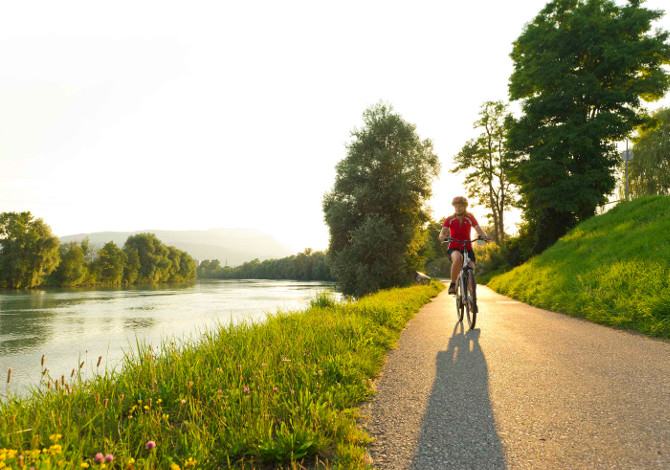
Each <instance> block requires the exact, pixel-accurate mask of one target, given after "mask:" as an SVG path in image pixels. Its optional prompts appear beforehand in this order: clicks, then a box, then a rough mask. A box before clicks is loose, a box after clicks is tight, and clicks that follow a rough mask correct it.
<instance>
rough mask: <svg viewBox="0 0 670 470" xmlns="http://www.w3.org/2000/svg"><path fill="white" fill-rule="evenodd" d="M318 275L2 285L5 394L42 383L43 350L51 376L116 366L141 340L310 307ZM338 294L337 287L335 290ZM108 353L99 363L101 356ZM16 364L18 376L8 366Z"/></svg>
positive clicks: (184, 335)
mask: <svg viewBox="0 0 670 470" xmlns="http://www.w3.org/2000/svg"><path fill="white" fill-rule="evenodd" d="M323 291H328V292H334V285H333V284H332V283H325V282H317V281H271V280H203V281H196V282H194V283H191V284H187V285H167V286H166V285H162V286H139V287H118V288H88V289H44V290H30V291H8V290H5V291H2V290H0V384H1V385H0V399H2V398H3V397H4V396H6V394H7V388H8V387H9V389H10V391H11V393H12V394H17V393H18V394H25V393H26V392H27V390H29V388H30V387H35V386H37V385H38V384H39V383H40V378H41V373H42V366H41V359H42V355H44V356H45V367H46V368H47V369H49V374H50V375H51V377H53V378H56V377H61V375H63V374H65V375H66V377H67V378H69V377H70V374H71V372H72V369H78V367H79V364H80V363H81V362H84V367H83V368H82V369H81V374H82V377H83V378H84V379H86V378H91V377H92V376H93V375H94V374H95V373H96V371H100V370H102V371H104V368H105V367H107V368H110V369H111V368H114V367H117V366H118V364H119V362H120V359H122V358H123V356H124V353H125V352H127V351H129V350H130V349H133V348H134V349H136V348H137V346H136V344H137V342H138V341H139V342H140V343H143V344H151V345H154V346H159V345H160V343H161V342H162V341H166V340H170V341H172V340H178V341H182V340H189V339H197V337H198V335H199V333H201V332H202V331H204V330H206V329H212V328H214V327H216V326H217V325H218V324H223V325H228V324H230V323H231V322H232V323H240V322H244V321H256V322H257V321H262V320H263V318H264V317H265V316H266V315H267V314H268V313H275V312H276V311H277V310H279V309H282V310H289V309H290V310H296V309H304V308H305V307H307V306H308V305H309V299H310V298H311V297H313V296H314V295H315V294H317V293H318V292H323ZM335 295H336V296H338V294H337V293H335ZM100 356H102V357H103V360H102V363H101V365H100V368H98V367H97V362H98V358H99V357H100ZM10 368H11V369H12V375H11V382H10V383H9V384H7V372H8V370H9V369H10Z"/></svg>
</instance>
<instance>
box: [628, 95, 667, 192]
mask: <svg viewBox="0 0 670 470" xmlns="http://www.w3.org/2000/svg"><path fill="white" fill-rule="evenodd" d="M654 118H655V121H654V123H653V125H652V126H647V127H644V128H641V129H640V130H639V131H638V135H637V137H636V138H634V139H633V143H634V144H635V148H634V149H633V151H634V155H635V157H634V158H633V159H632V160H631V161H630V162H628V181H629V184H628V190H629V192H630V194H631V195H632V196H633V197H639V196H653V195H657V194H665V195H670V108H662V109H659V110H658V111H657V112H656V113H654Z"/></svg>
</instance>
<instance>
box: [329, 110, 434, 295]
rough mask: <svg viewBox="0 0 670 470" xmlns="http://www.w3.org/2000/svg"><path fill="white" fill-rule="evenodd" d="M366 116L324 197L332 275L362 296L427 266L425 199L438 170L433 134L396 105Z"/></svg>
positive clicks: (350, 291)
mask: <svg viewBox="0 0 670 470" xmlns="http://www.w3.org/2000/svg"><path fill="white" fill-rule="evenodd" d="M363 121H364V126H363V128H361V129H354V130H353V131H352V138H353V140H352V142H350V143H349V144H348V146H347V156H346V157H345V158H344V159H343V160H342V161H340V162H339V163H338V164H337V167H336V170H337V176H336V178H335V185H334V187H333V189H332V191H330V192H328V193H327V194H326V195H325V196H324V199H323V210H324V214H325V220H326V223H327V224H328V227H329V229H330V245H329V254H330V256H331V259H332V269H333V273H334V275H335V277H336V278H337V280H338V283H339V284H340V287H341V288H342V291H343V292H344V293H345V294H348V295H356V296H361V295H364V294H366V293H369V292H373V291H375V290H377V289H382V288H387V287H391V286H399V285H405V284H407V283H408V282H410V281H411V277H412V274H413V272H414V271H416V270H418V269H421V268H422V267H423V264H424V261H425V260H424V259H422V257H421V254H420V251H421V249H422V246H423V241H424V237H425V231H424V228H425V225H426V223H427V222H428V221H429V218H428V213H427V210H426V207H425V201H426V200H427V199H428V198H429V197H430V195H431V183H432V180H433V178H434V177H435V176H437V174H438V171H439V162H438V159H437V156H436V155H435V154H434V153H433V146H432V143H431V142H430V140H423V141H422V140H421V139H420V138H419V136H418V135H417V134H416V132H415V129H416V127H415V126H414V125H412V124H409V123H408V122H406V121H405V120H404V119H402V117H401V116H400V115H398V114H396V113H394V112H393V109H392V108H391V107H390V106H387V105H384V104H377V105H375V106H372V107H371V108H369V109H367V110H366V111H365V112H364V113H363Z"/></svg>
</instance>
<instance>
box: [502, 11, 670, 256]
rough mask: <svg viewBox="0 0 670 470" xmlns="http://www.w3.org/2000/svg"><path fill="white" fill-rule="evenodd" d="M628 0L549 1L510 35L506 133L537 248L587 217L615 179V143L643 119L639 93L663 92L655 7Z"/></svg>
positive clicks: (665, 52)
mask: <svg viewBox="0 0 670 470" xmlns="http://www.w3.org/2000/svg"><path fill="white" fill-rule="evenodd" d="M641 3H642V2H641V1H639V0H629V1H628V2H627V4H626V5H623V6H619V5H617V4H616V3H614V2H613V1H611V0H555V1H553V2H550V3H548V4H547V5H546V6H545V7H544V9H543V10H542V11H541V12H540V13H539V15H538V16H537V17H536V18H535V19H534V20H533V21H532V22H531V23H529V24H528V25H527V26H526V27H525V29H524V31H523V33H522V34H521V36H520V37H519V38H518V39H517V40H516V42H515V43H514V47H513V51H512V54H511V57H512V59H513V61H514V72H513V74H512V76H511V78H510V86H509V91H510V97H511V99H512V100H523V101H522V110H523V115H522V116H521V117H520V118H519V119H518V120H516V121H515V122H514V123H513V126H512V129H511V130H510V133H509V140H510V143H511V146H512V148H513V149H515V150H516V151H518V152H520V153H521V154H522V155H523V158H521V160H520V162H519V165H518V171H517V172H516V173H515V182H516V183H517V185H518V186H519V191H520V194H521V203H522V205H523V206H524V215H525V218H526V220H527V221H528V222H529V223H530V226H531V230H532V233H533V234H534V238H535V246H534V251H535V252H539V251H541V250H543V249H544V248H546V247H547V246H549V245H550V244H552V243H553V242H554V241H556V240H557V239H558V238H559V237H560V236H561V235H563V234H564V233H565V232H566V231H567V230H569V229H570V228H571V227H572V226H574V225H575V224H576V223H578V222H580V221H582V220H584V219H586V218H588V217H590V216H592V215H593V214H594V212H595V209H596V208H597V207H598V206H599V205H601V204H603V203H605V202H606V200H607V195H608V194H609V193H611V192H612V190H613V189H614V186H615V175H614V174H615V167H616V165H617V158H618V156H617V151H616V146H615V142H617V141H620V140H622V139H623V138H624V137H625V136H627V135H628V134H629V133H630V132H631V130H632V129H633V128H634V127H635V126H638V125H640V124H642V123H643V122H644V121H645V119H646V115H645V113H644V110H643V108H642V102H641V99H644V100H654V99H657V98H659V97H661V96H663V94H664V93H665V92H666V91H667V90H668V87H669V86H670V78H669V75H668V72H667V70H665V69H664V68H663V65H664V64H668V63H670V45H669V44H668V42H667V40H668V33H667V32H666V31H661V30H656V31H654V32H652V22H653V21H654V20H656V19H658V18H660V17H661V16H662V12H661V11H656V10H650V9H646V8H643V7H641V6H640V5H641Z"/></svg>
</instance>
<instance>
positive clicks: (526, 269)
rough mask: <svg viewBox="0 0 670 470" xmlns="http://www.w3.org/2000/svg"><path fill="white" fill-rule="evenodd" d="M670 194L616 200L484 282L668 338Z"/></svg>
mask: <svg viewBox="0 0 670 470" xmlns="http://www.w3.org/2000/svg"><path fill="white" fill-rule="evenodd" d="M668 214H670V196H651V197H644V198H639V199H635V200H633V201H632V202H622V203H620V204H618V205H617V206H616V207H614V208H613V209H611V210H610V211H608V212H606V213H605V214H603V215H599V216H597V217H593V218H591V219H589V220H587V221H586V222H584V223H582V224H580V225H578V226H577V227H575V228H574V229H573V230H572V231H571V232H569V233H568V234H567V235H565V236H564V237H562V238H561V239H560V240H559V241H558V242H557V243H556V244H555V245H553V246H552V247H550V248H549V249H547V250H546V251H545V252H543V253H542V254H540V255H538V256H536V257H534V258H532V259H531V260H530V261H528V262H527V263H525V264H523V265H521V266H519V267H517V268H515V269H513V270H512V271H509V272H507V273H505V274H503V275H500V276H496V277H494V278H493V279H491V281H490V282H489V283H488V285H489V287H491V288H493V289H495V290H496V291H498V292H500V293H503V294H505V295H509V296H511V297H514V298H517V299H519V300H522V301H524V302H528V303H531V304H533V305H537V306H539V307H542V308H548V309H551V310H557V311H560V312H564V313H567V314H570V315H574V316H578V317H584V318H586V319H588V320H591V321H593V322H597V323H603V324H606V325H612V326H616V327H619V328H627V329H635V330H637V331H640V332H642V333H644V334H647V335H651V336H659V337H663V338H670V217H668Z"/></svg>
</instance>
